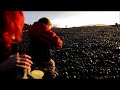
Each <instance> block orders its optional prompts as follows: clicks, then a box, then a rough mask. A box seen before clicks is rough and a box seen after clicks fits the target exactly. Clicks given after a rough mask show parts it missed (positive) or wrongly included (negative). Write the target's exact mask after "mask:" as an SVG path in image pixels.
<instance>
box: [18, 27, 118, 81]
mask: <svg viewBox="0 0 120 90" xmlns="http://www.w3.org/2000/svg"><path fill="white" fill-rule="evenodd" d="M54 32H55V33H56V34H57V35H58V36H59V37H60V38H61V39H62V40H63V42H64V44H63V48H62V49H61V50H57V49H54V53H55V58H56V60H55V62H56V66H57V69H58V73H59V76H58V77H57V79H62V80H64V79H119V78H120V59H119V58H120V55H119V53H120V50H119V47H120V27H112V26H99V27H98V26H94V27H74V28H62V29H55V30H54ZM23 38H24V39H23V42H22V43H20V45H19V47H18V48H19V50H20V52H21V53H25V52H27V49H28V44H29V38H28V35H27V32H24V33H23Z"/></svg>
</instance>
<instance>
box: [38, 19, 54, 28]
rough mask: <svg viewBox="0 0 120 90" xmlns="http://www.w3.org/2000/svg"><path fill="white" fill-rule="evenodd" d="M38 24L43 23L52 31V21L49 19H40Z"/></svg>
mask: <svg viewBox="0 0 120 90" xmlns="http://www.w3.org/2000/svg"><path fill="white" fill-rule="evenodd" d="M38 22H41V23H44V24H45V25H48V26H49V28H50V29H51V28H52V23H51V21H50V20H49V19H48V18H46V17H43V18H40V19H39V20H38Z"/></svg>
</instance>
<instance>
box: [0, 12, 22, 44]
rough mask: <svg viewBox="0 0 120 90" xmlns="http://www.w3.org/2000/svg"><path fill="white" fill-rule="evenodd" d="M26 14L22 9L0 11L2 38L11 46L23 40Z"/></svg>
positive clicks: (0, 34) (0, 38) (0, 35)
mask: <svg viewBox="0 0 120 90" xmlns="http://www.w3.org/2000/svg"><path fill="white" fill-rule="evenodd" d="M23 26H24V15H23V12H22V11H0V40H2V42H4V43H5V44H6V45H8V46H10V45H11V44H13V43H14V41H17V42H19V41H21V40H22V30H23Z"/></svg>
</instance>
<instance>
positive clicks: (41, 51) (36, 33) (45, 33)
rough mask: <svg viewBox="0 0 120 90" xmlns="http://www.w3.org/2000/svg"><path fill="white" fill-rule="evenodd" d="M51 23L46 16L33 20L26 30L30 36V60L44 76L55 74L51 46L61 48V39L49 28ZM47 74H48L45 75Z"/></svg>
mask: <svg viewBox="0 0 120 90" xmlns="http://www.w3.org/2000/svg"><path fill="white" fill-rule="evenodd" d="M51 28H52V23H51V22H50V20H49V19H48V18H46V17H43V18H40V19H39V20H38V21H37V22H34V23H33V25H31V26H30V28H29V30H28V34H29V37H30V53H29V55H30V56H31V57H32V58H31V60H32V61H33V63H35V66H37V67H38V69H40V70H42V71H43V72H44V73H45V75H44V78H45V76H46V78H55V77H56V76H57V74H58V73H57V72H56V66H55V60H54V58H53V57H52V56H54V54H53V51H52V50H53V48H57V49H61V48H62V45H63V41H62V40H61V39H60V38H59V37H58V36H57V34H55V33H54V32H53V30H51ZM47 74H48V75H47Z"/></svg>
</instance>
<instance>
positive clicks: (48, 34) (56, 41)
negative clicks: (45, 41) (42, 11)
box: [43, 30, 63, 49]
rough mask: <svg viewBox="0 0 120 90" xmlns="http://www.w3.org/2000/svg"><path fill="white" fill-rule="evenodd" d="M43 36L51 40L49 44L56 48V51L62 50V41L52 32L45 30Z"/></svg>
mask: <svg viewBox="0 0 120 90" xmlns="http://www.w3.org/2000/svg"><path fill="white" fill-rule="evenodd" d="M43 35H45V36H46V37H48V38H49V39H51V41H52V42H51V43H53V45H54V46H55V47H56V48H58V49H61V48H62V45H63V41H62V40H61V39H60V38H59V37H58V36H57V34H56V33H54V32H53V31H52V30H46V32H45V33H43Z"/></svg>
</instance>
